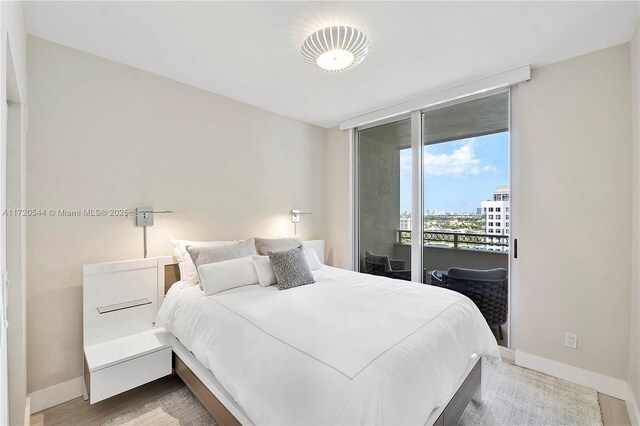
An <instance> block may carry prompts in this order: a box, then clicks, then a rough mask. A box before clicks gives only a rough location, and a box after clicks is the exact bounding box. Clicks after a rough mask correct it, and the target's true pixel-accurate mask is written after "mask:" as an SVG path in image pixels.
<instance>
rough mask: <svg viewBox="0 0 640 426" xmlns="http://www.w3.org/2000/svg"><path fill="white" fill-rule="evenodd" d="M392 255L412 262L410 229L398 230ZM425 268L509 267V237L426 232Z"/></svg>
mask: <svg viewBox="0 0 640 426" xmlns="http://www.w3.org/2000/svg"><path fill="white" fill-rule="evenodd" d="M393 254H394V256H393V257H394V258H396V259H402V260H404V261H405V262H406V264H407V265H411V231H406V230H398V231H397V242H396V244H395V245H394V253H393ZM422 256H423V259H422V262H423V263H422V264H423V266H424V269H426V270H427V271H431V270H433V269H444V270H446V269H449V268H450V267H452V266H454V267H460V268H471V269H492V268H505V269H508V266H509V236H508V235H493V234H470V233H460V232H445V231H425V232H424V249H423V250H422Z"/></svg>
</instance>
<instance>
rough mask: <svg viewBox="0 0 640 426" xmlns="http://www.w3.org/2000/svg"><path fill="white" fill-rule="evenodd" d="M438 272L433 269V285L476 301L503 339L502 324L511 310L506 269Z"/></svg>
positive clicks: (457, 269)
mask: <svg viewBox="0 0 640 426" xmlns="http://www.w3.org/2000/svg"><path fill="white" fill-rule="evenodd" d="M437 272H438V271H432V272H431V284H433V285H436V286H439V287H444V288H448V289H449V290H453V291H457V292H458V293H462V294H464V295H465V296H467V297H468V298H469V299H471V300H473V302H474V303H475V304H476V306H477V307H478V309H480V312H481V313H482V315H483V316H484V318H485V319H486V320H487V324H489V327H492V328H497V329H498V333H499V336H500V340H502V326H503V325H504V324H506V323H507V314H508V312H509V288H508V273H507V270H506V269H504V268H496V269H486V270H478V269H464V268H449V270H448V271H447V272H443V273H442V275H441V276H439V274H437Z"/></svg>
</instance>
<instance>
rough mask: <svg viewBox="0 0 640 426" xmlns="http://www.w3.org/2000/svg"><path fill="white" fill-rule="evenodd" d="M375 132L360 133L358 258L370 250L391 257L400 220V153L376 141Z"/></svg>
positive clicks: (391, 144)
mask: <svg viewBox="0 0 640 426" xmlns="http://www.w3.org/2000/svg"><path fill="white" fill-rule="evenodd" d="M375 131H376V129H370V130H367V131H363V132H361V134H360V142H359V144H360V155H359V158H360V165H361V167H360V188H359V191H360V257H361V259H362V258H363V257H364V252H365V251H366V250H370V251H371V252H373V253H375V254H380V255H387V256H391V257H392V256H393V255H394V245H395V241H396V232H397V231H396V230H397V229H398V225H399V221H400V151H399V150H398V146H397V141H396V140H388V141H387V140H383V141H379V140H376V139H374V138H373V137H370V136H375V134H374V132H375Z"/></svg>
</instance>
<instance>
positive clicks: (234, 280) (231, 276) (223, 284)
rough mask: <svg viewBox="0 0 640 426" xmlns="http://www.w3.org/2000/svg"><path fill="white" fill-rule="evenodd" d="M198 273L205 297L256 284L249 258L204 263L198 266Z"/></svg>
mask: <svg viewBox="0 0 640 426" xmlns="http://www.w3.org/2000/svg"><path fill="white" fill-rule="evenodd" d="M198 272H200V279H201V280H202V283H201V284H202V288H203V289H204V294H206V295H207V296H211V295H212V294H216V293H219V292H221V291H225V290H229V289H231V288H236V287H242V286H245V285H251V284H258V275H257V274H256V268H255V266H253V260H252V259H251V256H247V257H241V258H238V259H231V260H225V261H224V262H217V263H206V264H204V265H200V268H198Z"/></svg>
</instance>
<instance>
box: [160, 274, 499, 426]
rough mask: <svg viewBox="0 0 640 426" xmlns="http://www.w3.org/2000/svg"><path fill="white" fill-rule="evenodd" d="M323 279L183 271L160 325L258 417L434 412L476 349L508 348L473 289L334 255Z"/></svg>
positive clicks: (401, 417)
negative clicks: (347, 266) (185, 278)
mask: <svg viewBox="0 0 640 426" xmlns="http://www.w3.org/2000/svg"><path fill="white" fill-rule="evenodd" d="M314 276H315V278H316V283H315V284H310V285H306V286H302V287H297V288H293V289H289V290H283V291H281V290H278V289H277V287H276V286H272V287H267V288H264V287H260V286H259V285H251V286H245V287H240V288H235V289H232V290H228V291H225V292H222V293H218V294H215V295H213V296H205V295H204V293H203V292H202V291H201V290H200V288H199V287H198V286H193V285H183V284H181V283H177V284H175V285H173V286H172V288H171V289H170V290H169V292H168V293H167V295H166V298H165V300H164V302H163V305H162V307H161V308H160V311H159V313H158V325H160V326H161V327H164V328H166V329H167V330H169V331H170V332H171V333H173V335H174V336H175V337H177V338H178V339H179V340H180V341H181V342H182V344H184V346H186V347H187V348H188V349H189V350H190V351H191V352H192V353H193V354H194V355H195V356H196V358H197V359H198V360H199V361H200V362H201V363H202V364H203V365H204V366H205V367H206V368H208V369H209V370H211V371H212V372H213V374H214V375H215V376H216V378H217V379H218V381H220V383H221V384H222V385H223V386H224V387H225V388H226V390H227V391H228V392H229V393H230V394H231V395H232V396H233V397H234V398H235V400H236V401H237V402H238V404H239V405H240V407H242V409H243V410H244V411H245V413H246V414H247V415H248V416H249V418H250V419H251V420H252V421H253V422H254V423H256V424H373V423H376V424H424V423H425V422H426V421H427V419H428V418H429V415H430V414H431V412H432V411H433V410H434V409H436V408H438V407H439V406H440V405H442V404H444V403H446V402H447V399H448V398H449V397H450V396H451V394H452V392H453V391H454V387H455V385H456V383H457V382H458V381H459V380H460V379H461V377H462V375H463V374H464V372H465V370H466V369H467V366H468V365H469V362H470V356H471V355H472V354H474V353H477V354H480V355H486V356H489V357H491V358H499V351H498V347H497V344H496V341H495V338H494V337H493V334H492V333H491V331H490V330H489V327H488V326H487V323H486V322H485V320H484V318H483V317H482V315H481V314H480V311H479V310H478V308H477V307H476V306H475V305H474V304H473V302H472V301H471V300H469V299H468V298H466V297H464V296H462V295H460V294H458V293H454V292H452V291H448V290H444V289H441V288H437V287H432V286H428V285H423V284H416V283H411V282H407V281H400V280H391V279H388V278H383V277H379V276H372V275H365V274H360V273H356V272H351V271H346V270H342V269H336V268H331V267H328V266H323V267H322V269H319V270H317V271H314Z"/></svg>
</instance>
